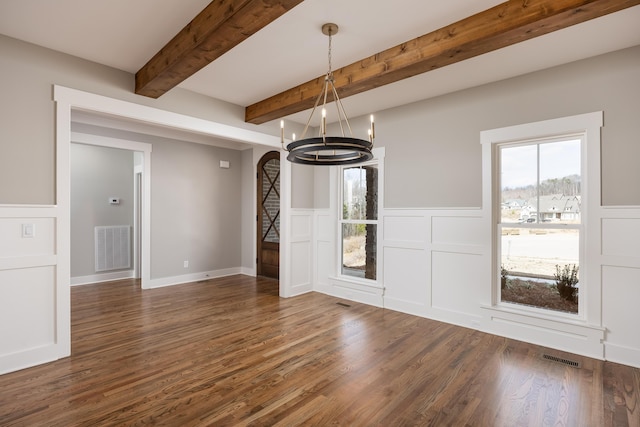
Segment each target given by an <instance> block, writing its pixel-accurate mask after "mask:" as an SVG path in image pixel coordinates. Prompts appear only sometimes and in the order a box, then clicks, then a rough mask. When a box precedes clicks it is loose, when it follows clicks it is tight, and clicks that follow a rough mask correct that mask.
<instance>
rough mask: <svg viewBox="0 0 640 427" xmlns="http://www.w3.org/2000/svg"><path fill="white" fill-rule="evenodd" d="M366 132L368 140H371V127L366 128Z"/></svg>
mask: <svg viewBox="0 0 640 427" xmlns="http://www.w3.org/2000/svg"><path fill="white" fill-rule="evenodd" d="M367 134H368V135H369V142H371V139H372V138H371V129H367Z"/></svg>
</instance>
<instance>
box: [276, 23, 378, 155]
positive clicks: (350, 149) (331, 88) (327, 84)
mask: <svg viewBox="0 0 640 427" xmlns="http://www.w3.org/2000/svg"><path fill="white" fill-rule="evenodd" d="M337 33H338V26H337V25H336V24H324V25H323V26H322V34H324V35H326V36H329V53H328V59H329V70H328V71H327V75H326V76H325V78H324V88H323V90H322V91H321V92H320V93H319V94H318V97H317V98H316V102H315V105H314V106H313V110H311V114H310V115H309V120H307V124H306V125H305V127H304V130H303V131H302V137H301V139H298V140H296V136H295V134H293V137H292V142H290V143H289V144H288V145H287V147H286V148H285V147H284V121H280V141H281V144H282V148H283V149H284V150H286V151H288V152H289V155H287V160H289V161H290V162H292V163H300V164H304V165H316V166H317V165H325V166H333V165H350V164H354V163H362V162H366V161H369V160H371V159H373V154H372V153H371V150H372V149H373V140H374V138H375V126H374V123H373V115H372V116H371V127H370V128H369V139H368V140H365V139H359V138H354V137H353V132H352V131H351V125H350V124H349V118H348V117H347V114H346V113H345V111H344V107H343V106H342V101H340V98H339V97H338V92H337V91H336V86H335V84H334V79H333V71H332V70H331V37H332V36H333V35H334V34H337ZM329 92H331V94H332V97H333V101H334V103H335V105H336V111H337V113H338V124H339V125H340V133H341V135H340V136H327V109H326V106H327V97H328V96H329ZM321 99H322V119H321V122H320V126H319V128H318V129H319V131H318V133H319V135H318V136H317V137H310V138H305V136H306V134H307V130H308V129H309V123H311V119H312V118H313V113H315V111H316V109H317V108H318V105H319V104H320V100H321ZM345 127H346V129H347V130H348V132H349V136H345Z"/></svg>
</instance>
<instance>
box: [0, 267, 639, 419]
mask: <svg viewBox="0 0 640 427" xmlns="http://www.w3.org/2000/svg"><path fill="white" fill-rule="evenodd" d="M277 292H278V283H277V281H274V280H271V279H263V278H258V279H256V278H251V277H247V276H232V277H228V278H223V279H215V280H209V281H206V282H199V283H191V284H185V285H179V286H173V287H167V288H162V289H155V290H147V291H142V290H140V289H139V284H138V283H136V282H135V281H133V280H125V281H119V282H110V283H104V284H98V285H87V286H81V287H74V288H72V290H71V299H72V353H73V354H72V356H71V357H69V358H66V359H63V360H59V361H56V362H52V363H49V364H46V365H42V366H37V367H34V368H30V369H25V370H22V371H18V372H14V373H10V374H6V375H2V376H0V425H1V426H30V427H31V426H65V427H66V426H115V425H123V426H143V425H145V426H146V425H158V426H247V425H252V426H253V425H255V426H298V425H309V426H327V425H339V426H405V425H407V426H408V425H412V426H413V425H417V426H632V427H638V426H640V370H639V369H634V368H630V367H627V366H623V365H618V364H614V363H609V362H602V361H597V360H593V359H589V358H585V357H580V356H575V355H570V354H566V353H560V352H557V351H554V350H549V349H545V348H542V347H538V346H534V345H530V344H525V343H522V342H518V341H515V340H510V339H506V338H501V337H496V336H492V335H489V334H484V333H482V332H478V331H475V330H471V329H466V328H461V327H456V326H452V325H448V324H445V323H439V322H435V321H431V320H428V319H423V318H420V317H415V316H410V315H406V314H402V313H398V312H394V311H390V310H384V309H380V308H375V307H370V306H367V305H363V304H358V303H353V302H349V301H343V300H339V299H336V298H333V297H329V296H326V295H321V294H316V293H311V294H306V295H302V296H299V297H295V298H290V299H281V298H279V297H278V295H277ZM337 303H344V304H346V305H348V306H344V305H339V304H337ZM545 352H546V353H549V354H552V355H555V356H558V357H563V358H567V359H573V360H577V361H579V362H580V363H581V365H582V366H581V368H574V367H570V366H566V365H563V364H559V363H555V362H551V361H548V360H544V359H542V357H541V354H542V353H545Z"/></svg>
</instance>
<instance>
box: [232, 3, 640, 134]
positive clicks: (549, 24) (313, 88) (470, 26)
mask: <svg viewBox="0 0 640 427" xmlns="http://www.w3.org/2000/svg"><path fill="white" fill-rule="evenodd" d="M638 4H640V0H509V1H506V2H504V3H501V4H499V5H497V6H495V7H493V8H490V9H487V10H485V11H483V12H480V13H477V14H475V15H473V16H470V17H468V18H465V19H462V20H461V21H458V22H456V23H454V24H451V25H447V26H446V27H443V28H440V29H439V30H436V31H433V32H431V33H428V34H425V35H423V36H421V37H418V38H415V39H413V40H409V41H408V42H406V43H402V44H400V45H398V46H395V47H392V48H390V49H387V50H385V51H382V52H380V53H377V54H375V55H372V56H370V57H368V58H364V59H362V60H360V61H357V62H354V63H353V64H351V65H347V66H346V67H343V68H340V69H338V70H334V78H335V85H336V89H337V92H338V95H339V96H340V97H341V98H346V97H348V96H351V95H355V94H358V93H362V92H365V91H368V90H371V89H375V88H377V87H380V86H384V85H386V84H389V83H394V82H397V81H400V80H402V79H406V78H408V77H413V76H415V75H418V74H422V73H425V72H427V71H431V70H435V69H437V68H441V67H444V66H446V65H450V64H454V63H456V62H460V61H463V60H465V59H469V58H473V57H475V56H479V55H482V54H485V53H488V52H491V51H494V50H497V49H500V48H503V47H506V46H511V45H513V44H516V43H520V42H523V41H525V40H529V39H532V38H534V37H538V36H541V35H544V34H548V33H551V32H553V31H557V30H561V29H563V28H567V27H570V26H572V25H575V24H579V23H581V22H585V21H588V20H590V19H594V18H598V17H601V16H604V15H607V14H609V13H613V12H617V11H620V10H623V9H626V8H629V7H632V6H636V5H638ZM338 37H339V36H338ZM324 77H325V76H324V75H322V76H320V77H318V78H315V79H313V80H310V81H308V82H306V83H303V84H301V85H299V86H296V87H294V88H292V89H288V90H286V91H284V92H282V93H280V94H278V95H274V96H272V97H270V98H267V99H265V100H263V101H260V102H257V103H255V104H253V105H250V106H248V107H247V108H246V109H245V121H246V122H248V123H254V124H261V123H265V122H268V121H270V120H274V119H278V118H281V117H284V116H287V115H289V114H294V113H297V112H300V111H304V110H306V109H308V108H311V107H313V104H314V102H315V97H316V96H317V95H318V93H319V92H320V90H321V88H322V85H323V84H324Z"/></svg>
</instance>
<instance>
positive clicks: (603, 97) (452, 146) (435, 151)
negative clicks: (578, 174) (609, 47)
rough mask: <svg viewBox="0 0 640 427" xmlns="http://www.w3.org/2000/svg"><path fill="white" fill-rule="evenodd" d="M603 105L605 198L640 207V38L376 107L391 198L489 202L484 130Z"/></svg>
mask: <svg viewBox="0 0 640 427" xmlns="http://www.w3.org/2000/svg"><path fill="white" fill-rule="evenodd" d="M601 110H602V111H604V117H605V125H604V128H603V130H602V141H603V142H602V201H603V204H604V205H608V206H623V205H635V206H638V205H640V185H638V183H640V167H638V166H637V162H638V159H640V136H639V135H640V120H639V119H638V118H639V117H640V46H636V47H633V48H629V49H625V50H621V51H618V52H613V53H610V54H606V55H602V56H598V57H594V58H590V59H586V60H583V61H578V62H575V63H571V64H567V65H563V66H559V67H555V68H552V69H548V70H544V71H540V72H535V73H531V74H528V75H524V76H520V77H516V78H512V79H509V80H504V81H500V82H496V83H492V84H487V85H483V86H480V87H477V88H472V89H468V90H464V91H460V92H457V93H453V94H449V95H445V96H441V97H438V98H434V99H430V100H426V101H422V102H417V103H414V104H410V105H405V106H402V107H398V108H394V109H390V110H386V111H381V112H375V114H376V141H375V144H376V146H384V147H386V160H385V193H384V197H385V207H387V208H438V207H452V208H458V207H480V206H481V205H482V200H481V198H482V192H481V177H482V168H481V151H480V132H481V131H483V130H488V129H495V128H499V127H504V126H510V125H516V124H522V123H529V122H535V121H540V120H546V119H552V118H556V117H565V116H572V115H576V114H582V113H588V112H592V111H601ZM367 120H368V118H367V117H358V118H356V119H354V120H352V121H353V126H354V127H366V126H367V123H366V121H367ZM319 174H320V175H319ZM319 174H318V173H316V177H315V179H316V184H315V188H316V191H315V200H314V205H315V206H316V207H317V208H325V207H327V206H328V205H329V203H328V194H327V193H324V192H321V191H318V189H319V188H320V189H321V188H326V187H327V186H328V175H326V173H324V172H322V171H320V172H319Z"/></svg>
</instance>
